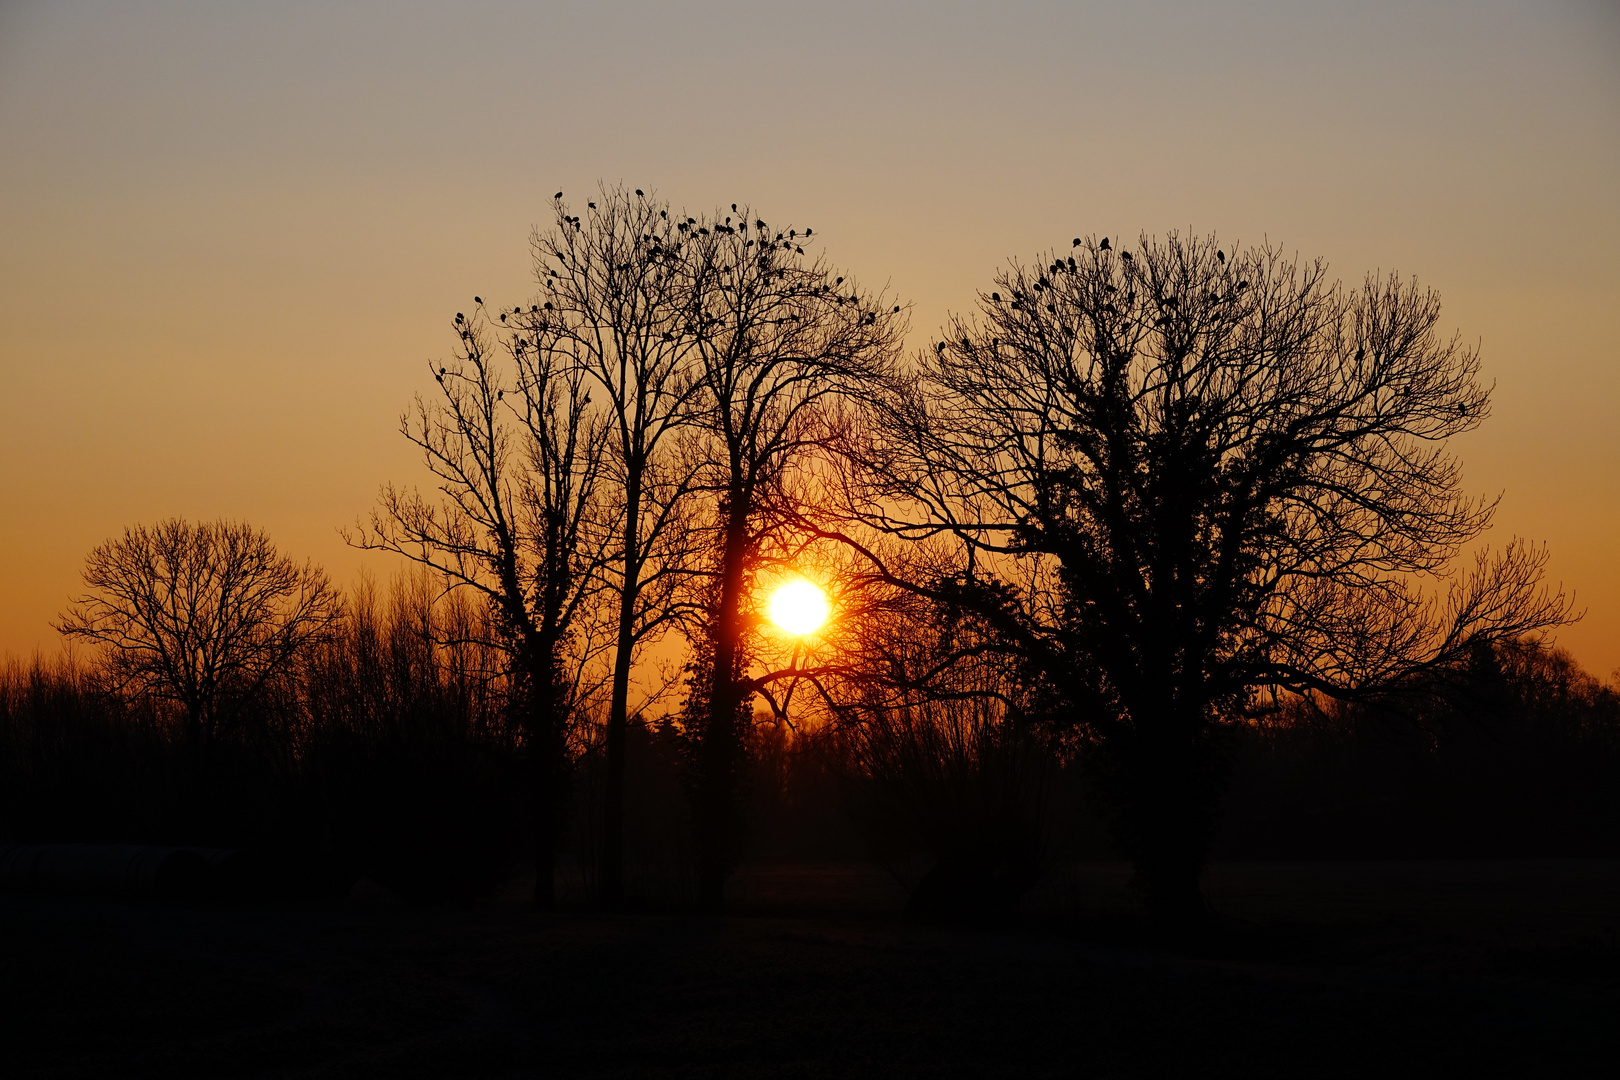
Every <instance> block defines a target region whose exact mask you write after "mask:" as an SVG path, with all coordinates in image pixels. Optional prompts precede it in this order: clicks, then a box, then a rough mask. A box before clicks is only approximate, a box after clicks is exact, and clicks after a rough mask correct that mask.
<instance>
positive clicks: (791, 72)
mask: <svg viewBox="0 0 1620 1080" xmlns="http://www.w3.org/2000/svg"><path fill="white" fill-rule="evenodd" d="M599 179H605V180H607V181H609V182H617V181H621V180H622V181H624V182H626V183H628V184H630V185H631V186H637V187H644V188H648V189H650V190H654V189H655V190H656V191H657V193H658V194H660V195H662V196H664V197H666V198H668V199H670V200H671V201H672V202H674V203H675V204H677V205H678V206H684V207H688V208H691V209H693V210H697V209H702V208H712V207H714V206H715V205H717V204H720V203H730V202H733V201H738V202H741V201H744V200H746V201H749V202H751V203H752V204H754V205H755V206H756V207H757V208H759V210H760V211H761V212H762V213H763V214H764V216H765V217H766V218H767V220H770V221H772V222H780V223H786V222H789V221H791V222H793V223H795V224H797V225H799V226H804V225H810V226H812V227H813V228H814V229H815V230H816V234H817V236H818V237H825V245H826V246H825V250H826V251H827V253H828V254H829V255H830V256H831V257H832V258H833V259H834V260H835V261H836V262H837V263H839V264H841V265H843V266H845V267H847V268H849V270H850V271H852V272H853V273H854V274H855V275H857V276H858V277H859V278H860V279H861V280H862V281H864V282H866V283H868V284H874V285H882V284H884V283H887V284H888V285H889V286H890V287H891V288H892V289H893V290H895V291H896V292H897V293H898V294H899V295H900V296H901V297H903V298H905V299H907V300H909V301H911V302H913V303H914V304H915V309H914V314H913V329H914V332H915V334H916V337H917V341H918V342H921V341H923V340H925V339H926V338H927V337H928V336H929V335H930V334H931V332H932V331H933V329H934V328H935V327H937V326H938V325H939V323H940V322H941V320H942V318H943V316H944V315H945V313H946V312H947V311H949V310H952V309H960V308H962V307H965V306H967V305H968V304H970V303H971V302H972V297H973V292H974V290H975V289H976V288H977V287H980V286H984V285H986V284H988V282H989V279H990V276H991V274H992V273H993V272H994V270H995V269H996V267H997V266H998V265H999V264H1000V263H1002V262H1003V261H1004V260H1005V259H1007V258H1008V257H1010V256H1015V255H1016V256H1021V257H1026V258H1027V257H1029V256H1032V255H1033V254H1035V253H1036V252H1038V251H1041V250H1044V249H1046V248H1047V247H1049V246H1051V245H1054V244H1067V241H1068V238H1069V237H1072V236H1076V235H1081V234H1085V233H1096V234H1100V235H1110V236H1126V237H1134V236H1136V235H1137V234H1138V233H1140V232H1144V231H1145V232H1149V233H1163V232H1164V231H1166V230H1170V229H1181V230H1192V231H1195V232H1201V233H1202V232H1211V231H1213V232H1216V233H1218V234H1219V235H1220V236H1221V237H1222V238H1223V239H1224V240H1226V241H1228V242H1235V241H1245V242H1247V241H1259V240H1261V239H1264V238H1269V239H1271V240H1273V241H1276V242H1279V243H1281V244H1283V245H1284V246H1286V247H1288V248H1290V249H1297V250H1298V251H1299V252H1300V253H1301V254H1302V255H1306V256H1311V257H1314V256H1322V257H1324V258H1326V259H1327V260H1329V262H1330V263H1331V265H1332V268H1333V271H1334V273H1335V274H1337V275H1339V276H1341V277H1343V278H1345V279H1346V280H1350V281H1355V280H1359V279H1360V278H1361V276H1362V275H1363V274H1364V273H1366V272H1367V271H1370V270H1375V269H1383V270H1389V269H1397V270H1399V271H1401V272H1402V273H1404V274H1412V275H1416V276H1418V277H1419V278H1420V279H1421V280H1422V281H1423V282H1425V283H1427V284H1429V285H1432V286H1434V287H1435V288H1437V289H1438V290H1440V292H1441V294H1442V296H1443V298H1444V304H1445V310H1444V323H1445V326H1446V328H1447V331H1448V332H1450V331H1451V330H1457V331H1459V332H1461V334H1462V335H1463V336H1464V338H1465V339H1467V340H1469V341H1474V340H1477V341H1479V342H1480V344H1481V347H1482V349H1483V355H1484V362H1485V372H1486V377H1487V378H1488V379H1492V380H1494V381H1495V382H1496V384H1497V390H1496V398H1495V406H1494V415H1493V417H1492V418H1491V419H1490V420H1489V421H1488V422H1487V423H1486V425H1485V426H1484V427H1483V429H1482V430H1481V431H1479V432H1478V433H1477V434H1475V435H1472V436H1470V437H1468V438H1467V439H1466V440H1463V441H1462V443H1461V445H1460V446H1459V450H1460V452H1461V453H1462V455H1463V458H1464V461H1465V463H1466V466H1467V483H1468V485H1469V486H1470V487H1471V488H1472V489H1474V490H1475V491H1478V492H1482V493H1492V494H1494V493H1497V492H1502V493H1504V498H1503V500H1502V506H1501V511H1500V514H1499V516H1498V524H1497V527H1496V529H1495V531H1494V534H1493V539H1494V540H1497V541H1505V540H1506V539H1507V538H1508V537H1509V536H1511V535H1514V534H1517V535H1521V536H1526V537H1529V538H1533V539H1535V540H1537V541H1545V542H1546V543H1548V544H1549V545H1550V546H1551V549H1552V563H1551V571H1552V576H1553V577H1554V578H1555V579H1557V580H1561V581H1562V582H1563V583H1564V584H1565V586H1566V587H1569V588H1573V589H1574V590H1575V592H1576V594H1577V597H1578V602H1579V604H1580V606H1583V607H1585V608H1587V609H1588V612H1589V613H1588V615H1587V617H1586V620H1585V621H1584V622H1583V623H1581V624H1580V625H1578V626H1575V627H1572V628H1569V629H1567V630H1564V631H1562V632H1561V633H1560V635H1559V640H1560V642H1561V643H1562V644H1564V645H1566V646H1567V647H1568V648H1570V649H1571V650H1572V651H1573V652H1574V653H1575V655H1576V657H1577V658H1578V659H1579V660H1580V661H1581V662H1582V663H1583V664H1585V665H1586V666H1587V667H1588V669H1590V670H1592V671H1593V672H1594V673H1597V674H1599V675H1607V674H1608V673H1610V672H1611V671H1613V670H1615V669H1616V668H1617V667H1620V565H1617V561H1620V560H1617V556H1620V544H1617V543H1616V540H1615V537H1616V534H1617V530H1620V344H1617V342H1620V4H1616V3H1614V2H1613V0H1540V2H1534V3H1531V2H1520V3H1492V2H1489V0H1469V2H1466V3H1462V2H1458V3H1421V2H1410V0H1406V2H1400V3H1368V2H1355V3H1345V2H1343V0H1339V2H1335V3H1230V4H1220V3H1210V2H1197V3H1194V2H1179V3H1140V2H1137V3H1062V4H1058V3H1047V4H1043V3H1015V2H1011V0H1000V2H997V3H979V4H965V3H927V4H925V3H898V2H896V3H885V2H879V0H863V2H860V3H806V2H802V0H801V2H798V3H791V4H789V3H751V4H742V3H737V4H725V3H708V4H653V3H621V4H615V3H606V2H600V0H598V2H592V3H577V4H564V3H556V4H547V3H489V4H478V3H457V4H454V5H451V4H409V3H341V2H331V0H328V2H322V3H311V4H295V3H272V2H265V0H260V2H255V3H223V2H213V3H190V4H186V3H165V2H158V0H143V2H140V3H77V2H71V0H50V2H38V3H30V2H24V0H0V377H3V378H0V462H3V468H0V655H3V654H5V653H7V652H10V653H12V654H14V655H15V654H25V653H28V652H30V651H32V650H33V649H35V648H43V649H47V650H54V649H55V648H56V635H55V633H54V631H52V630H51V628H50V625H49V623H50V620H51V619H52V618H53V617H54V616H55V615H56V614H57V613H58V612H59V611H60V610H61V609H62V607H63V606H64V604H65V602H66V601H67V599H68V596H69V594H70V593H71V592H73V591H74V590H75V589H76V588H77V586H78V571H79V568H80V566H81V565H82V562H83V558H84V555H85V553H86V552H87V551H88V550H89V549H90V548H91V547H93V546H94V545H95V544H97V543H98V542H100V541H102V540H103V539H105V538H107V537H109V536H111V535H114V534H116V533H118V532H119V531H120V530H121V529H122V528H123V526H124V525H126V524H128V523H131V522H137V521H143V522H152V521H156V520H158V519H160V518H164V517H169V516H174V515H183V516H185V517H188V518H192V519H209V518H214V517H219V516H227V517H233V518H244V519H247V520H249V521H252V522H253V523H255V524H257V525H260V526H262V527H264V528H266V529H268V530H269V531H270V533H271V535H272V536H273V537H274V539H275V540H276V541H277V542H278V544H279V545H280V546H281V547H282V548H283V549H284V550H287V551H290V552H292V553H294V554H298V555H308V556H312V557H314V558H315V559H316V560H317V561H319V562H321V563H322V564H324V565H325V566H326V567H327V568H328V569H330V570H331V571H332V572H333V574H334V576H335V577H337V579H338V580H339V581H342V582H348V581H352V580H353V579H354V576H355V575H356V574H357V573H358V572H359V570H360V569H361V568H362V567H366V566H370V567H372V568H373V569H374V570H376V572H377V573H379V574H381V575H386V574H388V573H390V572H391V569H392V568H391V566H390V565H389V564H387V563H385V562H383V561H381V558H380V557H378V556H372V555H365V554H362V553H359V552H355V551H352V550H350V549H348V548H346V547H345V546H344V545H343V543H342V541H341V539H340V538H339V537H338V535H337V532H336V530H337V529H338V528H339V527H340V526H343V525H345V524H348V523H352V522H353V521H354V520H355V518H356V517H357V516H359V515H361V514H364V513H365V512H366V511H367V510H368V509H369V508H370V507H371V506H372V504H373V501H374V498H375V495H376V491H377V488H378V485H379V484H380V483H382V482H384V481H386V480H396V481H407V482H410V481H414V480H416V479H417V478H418V477H419V476H420V475H421V473H420V468H419V465H418V463H417V461H416V459H415V457H414V456H413V454H412V453H411V451H410V447H409V446H408V445H407V444H406V443H405V442H404V440H403V439H401V438H400V437H399V435H398V434H397V420H398V415H399V413H400V411H401V409H402V408H403V407H405V406H406V405H407V404H408V402H409V401H410V399H411V397H412V395H413V394H414V393H416V392H417V391H419V390H426V389H428V388H430V387H431V385H432V384H431V381H430V380H429V379H428V377H427V374H426V361H427V360H428V359H429V358H435V357H439V356H442V355H446V354H448V352H449V350H450V346H451V345H452V343H453V337H452V335H451V334H450V332H449V328H448V327H449V322H448V320H449V318H450V317H452V316H453V314H454V313H455V311H457V310H458V309H461V308H465V307H466V306H467V305H468V304H469V303H470V302H471V298H472V296H473V294H474V293H478V294H481V295H483V296H484V297H486V298H487V299H489V300H491V301H497V302H504V303H515V302H518V301H521V300H524V299H526V298H527V296H528V295H529V286H528V254H527V243H526V241H527V236H528V232H529V229H530V226H531V225H532V224H534V223H536V222H540V221H543V220H545V219H546V218H547V216H548V214H549V204H550V196H551V193H552V192H554V191H555V190H557V189H558V188H562V189H564V190H566V191H568V192H569V193H570V194H571V195H577V196H579V197H581V198H582V199H583V197H584V196H585V195H587V194H588V189H590V188H592V187H594V186H595V184H596V182H597V181H598V180H599Z"/></svg>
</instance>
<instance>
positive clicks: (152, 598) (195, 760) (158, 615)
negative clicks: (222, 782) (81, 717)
mask: <svg viewBox="0 0 1620 1080" xmlns="http://www.w3.org/2000/svg"><path fill="white" fill-rule="evenodd" d="M84 582H85V585H86V586H87V587H88V588H89V589H90V591H89V592H88V593H86V594H85V595H84V596H82V597H80V598H79V599H78V600H77V601H76V602H75V603H74V605H73V606H72V607H71V608H70V609H69V610H68V611H67V612H66V613H65V614H64V615H63V616H62V618H61V621H60V622H59V623H58V624H57V629H58V630H60V631H61V632H62V633H63V634H64V635H66V636H67V637H68V638H70V639H76V640H81V641H87V642H90V643H92V644H94V645H95V646H98V647H99V648H100V649H102V650H103V651H104V652H105V654H106V659H107V662H108V666H109V670H110V671H111V672H112V673H113V674H114V676H115V677H116V678H117V680H118V686H119V687H120V688H133V689H137V690H139V691H141V692H143V693H147V694H150V695H152V696H153V697H155V698H158V699H164V700H168V701H171V702H174V703H175V704H177V705H179V706H180V709H181V712H182V715H183V718H184V724H185V732H186V742H187V744H188V746H189V748H190V754H191V760H192V771H193V778H194V781H195V779H196V778H197V777H198V776H199V775H200V769H201V762H202V753H203V744H204V742H205V740H207V739H209V738H211V737H213V736H214V735H215V734H216V733H217V732H218V730H219V728H220V725H221V724H222V723H224V722H226V720H227V719H228V717H229V714H230V711H231V709H232V708H233V707H235V706H236V705H238V704H240V703H242V702H244V701H246V700H248V699H251V698H252V697H253V696H254V695H255V694H257V693H258V692H259V691H260V690H261V689H262V688H263V687H264V685H265V683H266V682H267V681H268V680H269V679H271V678H272V677H273V676H275V675H276V674H277V673H278V672H280V671H281V670H282V668H283V667H284V666H285V665H287V664H288V663H290V662H291V661H293V660H294V659H295V658H296V657H297V656H298V655H299V654H300V653H301V652H302V651H303V650H304V649H306V648H307V647H309V646H310V645H312V644H314V643H316V642H319V641H321V640H323V639H325V638H326V637H327V636H328V635H329V634H330V633H331V632H332V631H333V629H334V628H335V626H336V624H337V622H338V620H339V619H340V617H341V614H342V603H341V600H340V599H339V597H338V594H337V593H336V591H335V590H333V588H332V586H331V584H330V582H329V581H328V580H327V577H326V574H325V573H324V572H322V571H321V570H320V569H318V568H317V567H315V566H314V565H313V564H311V563H308V562H305V563H304V564H302V565H300V564H298V563H296V562H294V561H293V560H292V559H290V558H287V557H285V556H283V555H280V554H279V553H277V551H276V549H275V546H274V545H273V544H272V543H271V542H270V538H269V537H268V536H266V535H265V534H264V533H263V532H261V531H259V530H257V529H254V528H253V527H252V526H250V525H247V524H246V523H243V522H231V521H217V522H214V523H212V524H196V525H193V524H191V523H189V522H187V521H185V520H184V519H180V518H171V519H170V520H167V521H162V522H159V523H158V524H157V525H155V526H153V527H151V528H147V527H146V526H144V525H135V526H132V527H130V528H127V529H125V530H124V535H123V536H121V537H118V538H117V539H114V540H108V541H107V542H106V543H104V544H101V545H99V546H98V547H96V549H95V550H93V551H92V552H90V554H89V556H88V557H87V558H86V559H85V567H84Z"/></svg>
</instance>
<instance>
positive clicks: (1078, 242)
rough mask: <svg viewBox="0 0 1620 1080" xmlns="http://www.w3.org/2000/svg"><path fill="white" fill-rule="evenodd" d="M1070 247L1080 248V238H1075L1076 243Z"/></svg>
mask: <svg viewBox="0 0 1620 1080" xmlns="http://www.w3.org/2000/svg"><path fill="white" fill-rule="evenodd" d="M1069 246H1070V247H1079V246H1080V238H1079V237H1078V236H1077V237H1075V238H1074V243H1072V244H1070V245H1069Z"/></svg>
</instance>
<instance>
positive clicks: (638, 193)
mask: <svg viewBox="0 0 1620 1080" xmlns="http://www.w3.org/2000/svg"><path fill="white" fill-rule="evenodd" d="M636 194H637V195H640V196H642V197H643V198H645V197H646V196H645V193H644V192H643V191H642V190H641V189H640V188H636Z"/></svg>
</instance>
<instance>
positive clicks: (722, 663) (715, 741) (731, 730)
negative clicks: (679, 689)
mask: <svg viewBox="0 0 1620 1080" xmlns="http://www.w3.org/2000/svg"><path fill="white" fill-rule="evenodd" d="M728 502H729V507H730V510H729V513H728V514H727V520H726V537H725V547H724V548H723V553H722V555H721V571H720V602H719V605H718V607H717V608H716V610H715V616H714V626H713V630H712V633H713V635H714V637H713V642H714V667H713V671H712V673H711V681H710V686H709V710H708V712H709V714H708V716H707V717H706V718H705V721H704V725H703V744H702V747H701V748H700V752H699V761H700V768H701V769H702V773H701V775H700V777H699V790H698V805H697V831H698V835H697V849H698V850H697V855H698V868H697V869H698V904H699V906H700V907H701V908H702V909H703V910H704V911H706V912H709V913H711V914H719V913H720V912H721V910H722V909H723V908H724V905H725V888H726V879H727V878H728V877H730V876H731V871H732V870H733V868H734V867H735V864H736V858H737V845H738V840H739V835H738V834H739V832H740V830H741V819H742V811H741V808H740V807H739V806H738V790H737V788H738V780H739V775H738V774H739V768H740V765H741V761H740V757H741V753H740V751H741V749H742V745H741V735H742V733H741V732H740V731H738V729H737V722H738V717H737V714H738V712H739V711H740V709H741V706H742V704H743V702H742V699H741V695H740V689H741V688H740V687H739V686H738V682H737V663H738V658H739V653H740V648H741V642H742V612H741V608H742V590H743V583H744V581H745V580H746V569H747V566H746V564H747V559H748V513H747V501H746V498H745V496H744V495H743V494H742V493H741V492H733V493H732V494H731V496H730V499H729V500H728Z"/></svg>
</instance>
